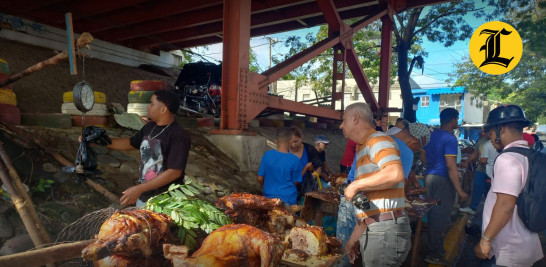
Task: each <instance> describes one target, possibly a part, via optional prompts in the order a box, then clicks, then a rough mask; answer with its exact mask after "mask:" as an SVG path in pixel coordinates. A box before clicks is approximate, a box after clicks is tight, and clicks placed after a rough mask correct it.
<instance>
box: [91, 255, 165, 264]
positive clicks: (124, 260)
mask: <svg viewBox="0 0 546 267" xmlns="http://www.w3.org/2000/svg"><path fill="white" fill-rule="evenodd" d="M165 261H166V260H165V258H164V257H163V256H161V254H160V255H159V257H158V256H157V255H154V256H152V257H150V258H144V257H128V256H121V255H112V256H108V257H106V258H104V259H101V260H98V261H97V264H96V265H95V266H96V267H114V266H115V267H143V266H144V267H161V266H165V263H166V262H165Z"/></svg>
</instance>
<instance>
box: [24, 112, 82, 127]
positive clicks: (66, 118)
mask: <svg viewBox="0 0 546 267" xmlns="http://www.w3.org/2000/svg"><path fill="white" fill-rule="evenodd" d="M21 124H22V125H30V126H43V127H49V128H57V129H68V128H70V127H72V118H71V116H70V115H68V114H61V113H53V114H51V113H47V114H42V113H21Z"/></svg>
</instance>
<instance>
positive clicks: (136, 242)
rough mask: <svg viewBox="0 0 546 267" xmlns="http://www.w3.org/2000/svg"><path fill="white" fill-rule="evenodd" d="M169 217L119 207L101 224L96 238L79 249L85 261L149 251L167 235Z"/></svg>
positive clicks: (137, 254)
mask: <svg viewBox="0 0 546 267" xmlns="http://www.w3.org/2000/svg"><path fill="white" fill-rule="evenodd" d="M170 223H171V218H170V217H169V216H167V215H165V214H161V213H155V212H153V211H149V210H141V209H135V210H121V211H118V212H116V213H114V214H113V215H112V216H111V217H110V218H108V219H107V220H106V221H105V222H104V223H103V224H102V226H101V228H100V230H99V233H98V235H97V241H95V242H94V243H92V244H90V245H89V246H87V247H86V248H84V249H83V250H82V258H83V259H84V260H85V261H92V260H99V259H102V258H104V257H106V256H109V255H114V254H116V255H120V256H129V257H131V256H139V255H141V256H144V257H146V258H148V257H150V256H151V255H152V251H153V249H154V248H156V247H158V246H159V243H160V242H161V241H162V240H165V239H166V238H167V237H168V236H169V224H170Z"/></svg>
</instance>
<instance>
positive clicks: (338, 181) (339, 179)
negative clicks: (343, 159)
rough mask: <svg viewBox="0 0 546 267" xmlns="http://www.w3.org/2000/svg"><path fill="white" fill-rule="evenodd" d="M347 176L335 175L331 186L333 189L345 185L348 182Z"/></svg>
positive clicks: (342, 174) (344, 174) (343, 174)
mask: <svg viewBox="0 0 546 267" xmlns="http://www.w3.org/2000/svg"><path fill="white" fill-rule="evenodd" d="M347 176H348V175H347V174H346V173H337V174H334V175H333V178H332V179H331V180H330V185H331V186H332V187H335V188H337V187H339V186H340V185H341V184H343V183H345V181H347Z"/></svg>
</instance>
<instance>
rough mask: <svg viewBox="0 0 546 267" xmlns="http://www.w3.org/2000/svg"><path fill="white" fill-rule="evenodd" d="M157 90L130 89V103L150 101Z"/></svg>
mask: <svg viewBox="0 0 546 267" xmlns="http://www.w3.org/2000/svg"><path fill="white" fill-rule="evenodd" d="M154 92H155V91H129V94H127V98H128V99H129V103H146V104H148V103H150V102H151V99H152V96H153V95H154Z"/></svg>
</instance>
